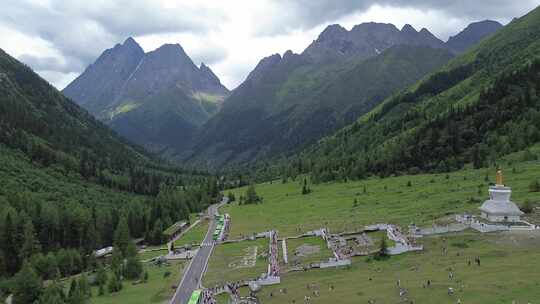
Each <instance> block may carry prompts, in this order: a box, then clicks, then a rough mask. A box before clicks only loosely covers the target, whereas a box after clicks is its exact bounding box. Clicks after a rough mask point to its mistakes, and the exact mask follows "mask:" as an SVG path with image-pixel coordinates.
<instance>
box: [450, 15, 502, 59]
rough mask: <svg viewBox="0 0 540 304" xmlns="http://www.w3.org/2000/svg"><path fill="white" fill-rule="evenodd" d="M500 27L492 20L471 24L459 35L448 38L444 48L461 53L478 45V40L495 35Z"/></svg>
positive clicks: (500, 25)
mask: <svg viewBox="0 0 540 304" xmlns="http://www.w3.org/2000/svg"><path fill="white" fill-rule="evenodd" d="M502 27H503V25H502V24H500V23H499V22H497V21H493V20H484V21H480V22H474V23H471V24H469V25H468V26H467V27H466V28H465V29H463V31H461V32H460V33H459V34H457V35H455V36H452V37H450V39H448V41H447V42H446V47H447V48H449V49H450V50H453V51H454V52H456V53H462V52H464V51H466V50H467V49H468V48H469V47H470V46H471V45H474V44H476V43H478V42H479V41H480V40H482V39H484V38H485V37H486V36H489V35H491V34H493V33H495V32H496V31H497V30H499V29H500V28H502Z"/></svg>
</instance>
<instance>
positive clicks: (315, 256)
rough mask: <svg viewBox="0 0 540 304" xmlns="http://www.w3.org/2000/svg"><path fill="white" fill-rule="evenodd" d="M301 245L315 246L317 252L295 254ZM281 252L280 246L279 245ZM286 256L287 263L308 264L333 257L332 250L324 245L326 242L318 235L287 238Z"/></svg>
mask: <svg viewBox="0 0 540 304" xmlns="http://www.w3.org/2000/svg"><path fill="white" fill-rule="evenodd" d="M302 246H315V247H318V248H319V251H318V252H314V253H312V254H307V255H302V254H299V255H295V252H298V253H300V251H298V248H299V247H302ZM279 249H280V253H281V247H279ZM287 256H288V259H289V265H295V264H297V263H298V264H299V265H309V264H311V263H318V262H322V261H327V260H328V258H331V257H333V254H332V251H331V250H330V249H328V247H327V246H326V242H325V241H324V240H323V239H322V238H320V237H305V238H300V239H289V240H287Z"/></svg>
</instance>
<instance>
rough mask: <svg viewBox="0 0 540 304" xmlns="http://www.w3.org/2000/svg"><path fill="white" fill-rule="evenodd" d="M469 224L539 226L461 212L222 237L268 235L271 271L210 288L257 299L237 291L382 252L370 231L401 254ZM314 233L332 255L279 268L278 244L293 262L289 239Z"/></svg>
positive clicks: (485, 228)
mask: <svg viewBox="0 0 540 304" xmlns="http://www.w3.org/2000/svg"><path fill="white" fill-rule="evenodd" d="M469 228H471V229H474V230H477V231H479V232H481V233H488V232H495V231H509V230H536V229H540V226H537V225H532V224H530V223H527V222H525V221H522V222H520V223H512V224H511V225H510V224H501V223H498V224H493V223H489V222H484V221H483V220H482V219H480V218H478V217H475V216H471V215H467V214H459V215H456V216H455V217H454V218H453V221H452V223H449V224H447V225H442V226H437V225H433V226H432V227H426V228H418V227H416V226H415V225H411V226H409V227H408V231H407V232H406V233H405V232H404V231H403V230H402V229H401V227H399V226H397V225H393V224H384V223H381V224H374V225H367V226H365V227H363V229H360V230H358V231H348V232H342V233H339V234H330V233H329V231H328V229H326V228H321V229H318V230H314V231H308V232H306V233H304V234H301V235H297V236H291V237H285V238H282V239H278V233H277V231H267V232H262V233H257V234H254V235H252V236H249V237H245V238H242V239H237V240H227V241H223V242H222V243H223V244H226V243H237V242H243V241H246V240H254V239H257V238H268V239H269V255H268V271H267V272H266V273H265V274H263V275H261V276H260V277H259V278H257V279H255V280H245V281H240V282H234V283H227V284H225V285H224V286H221V287H218V288H213V289H210V291H211V294H221V293H228V294H229V295H230V296H231V299H232V300H233V303H256V301H257V300H256V298H251V297H248V298H241V297H240V296H239V293H238V290H239V288H241V287H248V286H249V287H250V289H251V290H254V289H260V288H261V287H262V286H265V285H274V284H279V283H280V282H281V279H280V274H281V273H288V272H294V271H308V270H311V269H322V268H329V267H342V266H347V265H350V264H351V263H352V257H354V256H368V255H372V254H375V253H377V252H379V250H380V248H378V245H379V244H378V242H376V241H374V240H373V238H372V237H371V236H370V234H371V233H375V232H385V233H386V237H387V238H388V239H389V240H391V241H393V242H394V244H393V246H389V247H388V248H387V250H388V254H389V255H398V254H403V253H407V252H413V251H421V250H423V249H424V248H423V245H421V244H418V243H417V239H418V238H421V237H423V236H428V235H434V234H446V233H453V232H461V231H464V230H466V229H469ZM312 237H320V238H321V239H322V240H324V242H325V244H326V246H327V248H328V249H330V250H331V252H332V256H331V257H329V258H328V259H327V260H323V261H319V262H315V263H310V264H309V265H302V266H301V267H289V268H288V269H280V265H279V247H281V251H282V253H283V255H282V258H283V263H284V264H286V265H287V264H289V262H290V261H289V257H288V253H287V241H288V240H297V239H302V238H312ZM279 242H281V246H279V245H278V244H279ZM301 247H302V246H301ZM301 251H303V252H304V253H305V254H308V255H309V253H313V252H315V248H311V246H309V245H307V246H303V247H302V249H301ZM205 303H214V302H205Z"/></svg>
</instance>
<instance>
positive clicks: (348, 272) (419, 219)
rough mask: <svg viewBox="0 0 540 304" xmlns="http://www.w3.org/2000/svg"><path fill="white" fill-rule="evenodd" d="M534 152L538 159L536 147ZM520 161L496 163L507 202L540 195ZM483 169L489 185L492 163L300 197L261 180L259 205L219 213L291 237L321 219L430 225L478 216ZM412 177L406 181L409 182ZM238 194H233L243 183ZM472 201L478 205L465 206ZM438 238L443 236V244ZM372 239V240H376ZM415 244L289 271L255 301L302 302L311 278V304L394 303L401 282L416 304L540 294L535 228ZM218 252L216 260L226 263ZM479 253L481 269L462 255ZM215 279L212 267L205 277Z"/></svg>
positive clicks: (242, 226) (239, 226)
mask: <svg viewBox="0 0 540 304" xmlns="http://www.w3.org/2000/svg"><path fill="white" fill-rule="evenodd" d="M532 151H533V152H534V153H536V154H537V155H540V147H538V146H537V147H535V148H534V149H532ZM521 157H522V153H521V152H520V153H514V154H512V155H509V156H507V157H505V159H504V160H501V161H500V162H499V164H501V165H502V166H503V168H504V169H505V183H506V184H507V185H509V186H511V187H512V189H513V194H512V198H513V201H515V202H518V203H521V202H523V201H524V200H525V199H530V200H533V201H539V196H538V193H531V192H529V190H528V186H529V184H530V182H531V181H532V180H534V179H538V177H539V176H540V162H539V161H529V162H522V161H520V159H521ZM486 173H489V179H490V181H493V179H494V168H490V169H480V170H473V169H470V168H467V169H463V170H461V171H458V172H454V173H450V174H448V179H447V178H446V174H425V175H415V176H400V177H390V178H386V179H378V178H374V179H369V180H365V181H358V182H349V183H332V184H322V185H312V186H311V188H312V190H313V193H312V194H309V195H304V196H302V195H300V194H299V193H300V190H301V186H300V184H299V183H297V182H289V183H287V184H282V183H280V182H274V183H272V184H269V183H265V184H260V185H257V187H256V190H257V192H258V194H259V195H261V196H263V197H264V203H263V204H260V205H247V206H238V205H237V204H236V203H233V204H231V205H228V206H224V207H222V209H221V211H222V212H228V213H229V214H230V215H231V216H232V226H231V234H232V237H235V236H238V235H240V234H250V233H253V232H260V231H264V230H268V229H270V228H274V229H278V230H279V232H280V235H281V236H291V235H297V234H299V231H298V230H297V229H298V228H299V229H300V230H301V231H302V232H303V231H308V230H311V229H315V228H319V227H321V226H324V225H325V224H327V225H328V226H329V227H330V228H331V230H332V231H334V232H336V231H342V230H352V229H354V228H360V226H361V225H365V224H372V223H378V222H390V223H397V224H400V225H404V226H406V225H408V224H409V223H411V222H415V223H417V224H419V225H423V226H429V225H431V224H432V223H433V222H434V220H437V219H439V220H440V219H441V218H444V217H445V216H446V215H448V214H453V213H458V212H465V211H469V212H473V213H478V207H479V206H480V204H481V202H482V201H483V200H485V199H486V198H487V187H488V182H486V181H485V180H484V178H485V175H486ZM408 181H411V184H412V186H411V187H407V182H408ZM364 186H366V190H367V193H366V194H364V193H363V189H364ZM385 187H386V188H387V190H385ZM479 189H480V192H479ZM234 191H235V194H236V197H239V195H240V194H243V193H244V192H245V188H241V189H235V190H234ZM471 197H475V198H477V199H479V200H480V202H468V201H469V198H471ZM354 198H357V199H358V202H359V206H358V207H356V208H353V200H354ZM531 218H534V217H531ZM441 222H444V219H443V220H441ZM444 238H447V241H443V239H444ZM374 241H375V242H376V243H378V238H377V237H375V236H374ZM421 242H422V243H423V244H424V246H425V249H426V250H425V251H424V252H421V253H411V254H405V255H401V256H396V257H392V258H390V260H388V261H383V262H376V261H371V262H368V261H367V259H366V258H355V259H354V261H353V265H352V267H350V268H343V269H328V270H316V271H308V272H295V273H289V274H285V275H283V276H282V283H281V284H280V285H276V286H275V287H273V288H272V287H267V288H264V289H263V291H262V292H261V296H260V299H261V300H262V303H265V304H267V303H291V301H292V300H293V299H294V300H296V303H301V301H302V299H303V298H304V295H310V291H308V290H307V289H306V285H307V284H311V283H314V284H316V285H318V286H319V288H320V297H318V298H316V297H313V296H312V301H311V303H330V302H332V301H334V302H336V303H337V302H338V301H339V303H345V304H347V303H351V304H352V303H366V302H367V301H368V300H370V299H374V300H376V303H395V302H398V301H399V295H398V294H399V291H398V289H397V288H396V280H397V279H400V280H401V283H402V286H403V287H404V288H407V289H408V291H409V296H410V298H409V299H410V300H413V301H414V303H435V302H436V303H441V304H443V303H448V304H450V303H456V301H457V299H458V298H460V299H461V300H462V302H463V303H510V302H511V301H512V300H517V301H518V302H517V303H527V301H533V300H534V299H537V298H538V297H540V291H539V289H538V285H537V282H536V279H535V277H536V273H537V272H538V271H540V264H539V263H538V262H540V260H539V256H538V254H537V252H538V250H539V249H540V234H539V233H535V234H533V235H523V234H519V233H516V234H509V233H503V234H488V235H480V234H478V233H475V232H465V233H461V234H456V235H447V236H445V237H428V238H424V239H423V240H421ZM292 245H293V246H294V244H292ZM443 246H444V247H447V248H449V252H448V254H447V255H445V256H442V247H443ZM218 248H219V246H218ZM290 252H291V250H289V254H290ZM224 253H225V252H220V255H219V258H217V257H216V256H215V255H214V256H213V257H212V259H223V258H225V257H226V256H223V254H224ZM458 253H459V255H458ZM476 256H479V257H481V261H482V264H481V267H477V266H468V265H467V261H468V260H469V259H471V260H472V261H473V262H474V257H476ZM523 261H527V263H524V262H523ZM450 267H451V268H452V269H453V272H454V275H455V279H454V280H453V281H451V280H449V278H448V274H449V270H448V269H449V268H450ZM415 268H418V270H415ZM216 275H217V273H215V272H214V270H213V269H212V268H210V269H209V273H208V274H207V276H212V277H215V276H216ZM369 278H372V280H371V281H370V280H369ZM428 279H429V280H431V281H432V282H433V285H432V287H431V288H429V289H424V288H423V287H422V285H423V284H424V283H425V282H426V281H427V280H428ZM330 285H333V286H334V287H335V290H334V291H329V287H330ZM462 285H463V289H462V290H461V286H462ZM448 287H453V288H454V289H455V290H456V291H457V293H456V295H455V296H452V297H451V296H448V295H447V289H448ZM280 288H286V289H287V294H286V295H284V294H281V293H279V291H278V290H279V289H280ZM271 292H272V293H273V296H272V297H270V296H269V294H270V293H271ZM407 303H408V302H407Z"/></svg>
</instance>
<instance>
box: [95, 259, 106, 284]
mask: <svg viewBox="0 0 540 304" xmlns="http://www.w3.org/2000/svg"><path fill="white" fill-rule="evenodd" d="M96 284H97V285H98V286H103V285H105V284H107V271H106V270H105V268H104V267H103V265H101V264H99V266H98V269H97V273H96Z"/></svg>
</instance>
